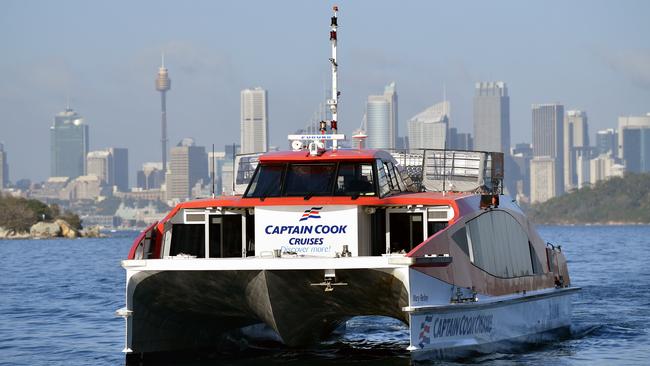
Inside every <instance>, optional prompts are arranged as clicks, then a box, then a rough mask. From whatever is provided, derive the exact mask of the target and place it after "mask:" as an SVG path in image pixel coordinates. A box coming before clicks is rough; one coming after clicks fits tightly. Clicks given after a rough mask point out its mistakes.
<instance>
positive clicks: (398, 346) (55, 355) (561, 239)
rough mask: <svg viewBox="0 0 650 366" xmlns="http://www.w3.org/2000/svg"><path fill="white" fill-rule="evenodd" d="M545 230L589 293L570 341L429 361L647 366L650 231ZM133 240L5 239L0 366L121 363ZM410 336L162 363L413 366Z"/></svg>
mask: <svg viewBox="0 0 650 366" xmlns="http://www.w3.org/2000/svg"><path fill="white" fill-rule="evenodd" d="M540 232H541V234H542V237H544V238H545V239H546V240H548V241H551V242H553V243H555V244H561V245H562V248H563V250H564V251H565V252H566V254H567V256H568V258H569V262H570V263H569V266H570V273H571V277H572V281H573V283H574V284H575V285H579V286H581V287H583V289H584V290H583V291H582V292H581V293H580V294H579V295H577V296H576V297H575V298H574V304H575V306H574V312H573V324H574V325H573V330H572V333H573V335H572V337H571V338H569V339H565V340H561V341H558V342H554V343H550V344H545V345H541V346H537V347H533V348H528V349H525V350H521V351H518V352H516V353H512V354H492V355H486V356H481V357H478V358H473V359H468V360H461V361H457V362H452V363H450V362H432V364H445V365H451V364H459V363H462V364H475V363H479V364H485V365H515V364H516V365H520V364H532V365H556V364H560V365H593V364H601V365H611V364H626V365H628V364H641V365H648V364H650V265H649V263H648V262H649V261H650V253H649V250H650V226H620V227H602V226H590V227H589V226H576V227H541V228H540ZM135 235H136V233H117V234H114V236H113V237H111V238H107V239H77V240H66V239H60V240H59V239H57V240H16V241H0V365H123V364H124V362H125V360H124V356H123V355H122V354H121V353H120V350H121V349H122V347H123V331H124V328H123V320H122V319H119V318H114V316H113V313H114V311H115V310H116V309H118V308H120V307H122V306H124V271H123V269H122V268H121V267H120V265H119V261H120V260H121V259H122V258H123V257H124V256H126V253H127V252H128V249H129V247H130V245H131V241H132V240H133V237H134V236H135ZM406 331H407V329H406V327H405V326H403V325H402V324H400V323H399V322H396V321H392V320H390V319H381V318H379V319H378V318H355V319H353V320H351V321H350V322H348V326H347V331H346V333H345V334H343V335H339V336H337V337H335V338H333V339H332V340H331V341H328V342H325V343H323V344H322V345H321V346H319V347H316V348H314V349H307V350H293V349H286V348H278V347H276V346H269V347H256V348H253V349H250V348H249V349H245V350H239V349H234V350H233V351H232V352H230V353H229V354H225V355H224V354H220V355H201V356H185V358H183V359H175V360H172V361H170V362H166V363H168V364H169V363H173V364H179V363H180V364H186V365H224V364H226V365H256V364H283V365H286V364H290V365H303V364H309V365H342V364H372V365H408V364H409V363H410V359H409V358H408V354H407V353H406V352H405V351H403V349H404V348H406V347H407V346H408V336H407V332H406ZM197 358H198V359H197ZM145 364H151V363H150V362H147V363H145ZM153 364H165V362H160V361H158V362H154V363H153Z"/></svg>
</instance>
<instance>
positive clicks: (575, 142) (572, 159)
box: [563, 110, 590, 190]
mask: <svg viewBox="0 0 650 366" xmlns="http://www.w3.org/2000/svg"><path fill="white" fill-rule="evenodd" d="M563 134H564V142H563V146H564V147H563V149H564V151H563V154H564V187H565V190H569V189H572V188H576V187H578V186H579V184H578V170H580V169H583V167H582V166H581V167H580V169H578V160H581V159H583V160H581V161H587V159H589V158H590V156H589V150H590V148H589V125H588V123H587V112H584V111H576V110H573V111H567V112H566V116H565V117H564V131H563ZM578 157H580V158H581V159H578Z"/></svg>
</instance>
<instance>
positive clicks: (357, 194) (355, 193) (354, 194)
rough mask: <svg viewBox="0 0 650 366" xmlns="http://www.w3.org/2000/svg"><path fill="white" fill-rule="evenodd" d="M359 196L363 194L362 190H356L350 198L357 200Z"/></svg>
mask: <svg viewBox="0 0 650 366" xmlns="http://www.w3.org/2000/svg"><path fill="white" fill-rule="evenodd" d="M359 196H361V193H360V192H354V193H352V196H350V198H352V200H356V199H357V198H359Z"/></svg>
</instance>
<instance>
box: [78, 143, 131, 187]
mask: <svg viewBox="0 0 650 366" xmlns="http://www.w3.org/2000/svg"><path fill="white" fill-rule="evenodd" d="M128 154H129V153H128V150H127V149H123V148H116V147H111V148H108V149H106V150H98V151H91V152H89V153H88V155H87V157H86V171H87V175H95V176H97V177H99V179H100V180H101V181H102V182H103V184H105V185H108V186H110V187H112V186H115V187H117V189H118V190H119V191H121V192H126V191H128V190H129V155H128Z"/></svg>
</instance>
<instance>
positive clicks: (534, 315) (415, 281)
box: [121, 257, 577, 359]
mask: <svg viewBox="0 0 650 366" xmlns="http://www.w3.org/2000/svg"><path fill="white" fill-rule="evenodd" d="M316 262H317V263H318V268H301V269H295V263H297V262H296V261H294V260H291V259H270V260H244V261H237V260H214V261H211V260H207V261H206V260H205V259H203V260H171V261H125V262H124V263H123V265H124V266H125V268H126V269H127V294H126V295H127V307H126V309H124V310H123V311H122V312H121V314H122V315H123V316H124V317H125V319H126V340H125V342H126V347H125V351H126V352H128V353H138V354H144V353H157V352H169V351H184V350H196V349H204V348H209V349H219V348H220V346H221V345H223V344H224V341H228V340H232V337H231V336H233V335H236V336H241V335H242V334H244V333H243V332H242V329H248V330H249V331H250V330H251V329H253V330H254V329H263V328H265V329H266V330H268V329H269V328H270V329H271V330H273V331H274V332H275V333H276V334H277V337H276V339H278V340H280V341H281V342H283V343H284V344H287V345H289V346H308V345H313V344H317V343H318V342H320V341H321V340H323V339H325V338H327V337H328V336H329V335H330V334H331V333H332V332H333V331H334V330H335V329H336V328H337V327H339V326H340V325H341V324H343V323H344V322H345V321H346V320H347V319H349V318H351V317H354V316H360V315H379V316H388V317H392V318H395V319H399V320H401V321H403V322H404V323H406V324H410V346H409V348H408V350H409V351H410V352H411V354H412V356H413V358H415V359H427V358H454V357H459V356H464V355H467V354H470V353H475V352H493V351H495V350H499V349H510V348H511V346H512V342H540V341H544V340H547V339H548V338H549V337H556V336H557V333H558V332H561V331H566V330H567V329H568V327H569V326H570V314H571V302H570V295H571V294H572V293H573V292H574V291H576V290H577V289H576V288H563V289H546V290H540V291H535V292H531V293H528V294H515V295H508V296H500V297H490V296H482V295H475V294H471V293H468V292H467V289H460V288H458V287H455V286H453V285H451V284H448V283H445V282H443V281H440V280H438V279H436V278H434V277H430V276H427V275H424V274H423V273H421V272H419V271H417V270H415V269H413V268H411V267H409V266H408V265H390V264H387V263H388V261H387V260H386V259H382V258H381V257H379V258H372V259H362V258H335V259H319V260H316ZM382 263H383V264H382ZM260 267H262V268H264V269H259V268H260ZM191 268H193V269H191ZM328 275H329V277H327V276H328ZM326 279H327V281H326ZM326 290H327V291H326ZM461 290H462V291H461ZM450 301H452V303H450ZM453 301H460V302H458V303H453ZM251 326H252V327H251Z"/></svg>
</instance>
